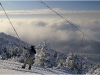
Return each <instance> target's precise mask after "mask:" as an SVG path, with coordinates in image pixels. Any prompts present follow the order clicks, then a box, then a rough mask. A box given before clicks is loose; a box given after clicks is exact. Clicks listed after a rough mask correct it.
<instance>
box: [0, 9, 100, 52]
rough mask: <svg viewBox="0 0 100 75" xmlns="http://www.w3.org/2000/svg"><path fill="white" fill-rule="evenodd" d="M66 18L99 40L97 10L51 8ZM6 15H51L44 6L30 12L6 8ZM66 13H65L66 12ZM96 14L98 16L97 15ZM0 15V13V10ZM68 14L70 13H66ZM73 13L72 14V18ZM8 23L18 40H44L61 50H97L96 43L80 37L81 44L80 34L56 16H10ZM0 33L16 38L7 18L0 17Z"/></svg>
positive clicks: (99, 18)
mask: <svg viewBox="0 0 100 75" xmlns="http://www.w3.org/2000/svg"><path fill="white" fill-rule="evenodd" d="M55 10H56V11H57V12H59V13H61V14H62V16H64V17H65V18H66V19H67V20H69V21H70V22H72V23H73V24H74V25H75V26H77V27H78V28H80V29H81V30H82V31H83V32H84V33H86V34H88V35H89V36H90V37H92V38H94V39H95V40H97V41H99V40H100V17H98V16H100V11H74V12H72V11H70V12H68V11H65V10H61V9H55ZM8 13H9V14H14V15H15V14H54V13H53V12H51V11H49V10H48V9H42V10H32V11H24V10H21V11H9V12H8ZM68 14H69V15H68ZM98 14H99V15H98ZM0 15H2V13H1V12H0ZM70 15H72V16H70ZM73 16H74V17H73ZM11 22H12V24H13V25H14V27H15V29H16V31H17V32H18V34H19V36H20V38H21V40H23V41H26V42H28V43H31V44H34V45H37V44H39V43H40V42H41V41H43V40H44V39H46V40H47V41H48V42H49V43H50V44H51V47H52V48H53V49H56V50H59V51H63V52H86V53H100V51H99V45H98V44H97V43H95V42H92V41H91V40H90V39H89V38H88V37H86V36H84V39H83V43H82V46H81V47H80V45H81V40H82V36H83V35H82V33H81V32H80V31H78V30H77V29H76V28H74V27H73V26H72V25H70V24H69V23H67V22H66V21H65V20H63V19H61V18H60V17H58V16H57V17H54V16H53V15H51V16H50V17H38V18H16V19H15V18H11ZM0 32H5V33H7V34H9V35H13V36H15V37H16V34H15V32H14V30H13V28H12V27H11V25H10V23H9V21H8V20H7V19H0Z"/></svg>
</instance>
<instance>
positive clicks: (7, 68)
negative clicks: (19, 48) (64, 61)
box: [0, 60, 73, 75]
mask: <svg viewBox="0 0 100 75" xmlns="http://www.w3.org/2000/svg"><path fill="white" fill-rule="evenodd" d="M22 64H23V63H19V62H14V61H12V60H0V74H28V75H29V74H35V75H38V74H41V75H47V74H48V75H50V74H53V75H54V74H55V75H57V74H73V73H71V72H70V71H68V70H66V71H64V70H61V69H57V68H44V67H40V66H35V65H33V66H32V69H31V70H28V68H27V67H28V65H27V67H26V69H21V68H20V67H21V66H22Z"/></svg>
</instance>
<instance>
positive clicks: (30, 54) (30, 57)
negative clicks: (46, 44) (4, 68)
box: [22, 46, 36, 70]
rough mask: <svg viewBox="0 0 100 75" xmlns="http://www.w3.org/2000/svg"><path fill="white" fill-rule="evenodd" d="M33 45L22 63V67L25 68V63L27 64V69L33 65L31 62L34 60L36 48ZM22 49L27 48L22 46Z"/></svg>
mask: <svg viewBox="0 0 100 75" xmlns="http://www.w3.org/2000/svg"><path fill="white" fill-rule="evenodd" d="M34 47H35V46H31V48H30V49H29V56H28V57H27V58H26V60H25V62H24V65H23V66H22V68H24V69H25V67H26V64H28V65H29V68H28V69H29V70H31V66H32V65H33V62H34V60H35V54H36V50H35V48H34ZM24 49H27V48H25V47H24Z"/></svg>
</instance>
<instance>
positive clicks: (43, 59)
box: [35, 40, 52, 67]
mask: <svg viewBox="0 0 100 75" xmlns="http://www.w3.org/2000/svg"><path fill="white" fill-rule="evenodd" d="M37 49H38V51H37V53H36V55H35V64H36V65H40V66H45V67H52V61H51V58H52V57H51V52H50V46H49V44H48V43H47V42H46V40H44V41H43V42H42V44H40V46H39V48H37Z"/></svg>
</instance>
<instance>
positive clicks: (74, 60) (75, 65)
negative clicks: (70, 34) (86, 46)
mask: <svg viewBox="0 0 100 75" xmlns="http://www.w3.org/2000/svg"><path fill="white" fill-rule="evenodd" d="M66 67H67V68H69V69H70V70H71V71H74V72H76V73H79V74H81V73H82V60H81V58H80V57H79V56H77V54H72V53H70V54H69V55H68V57H67V59H66Z"/></svg>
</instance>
